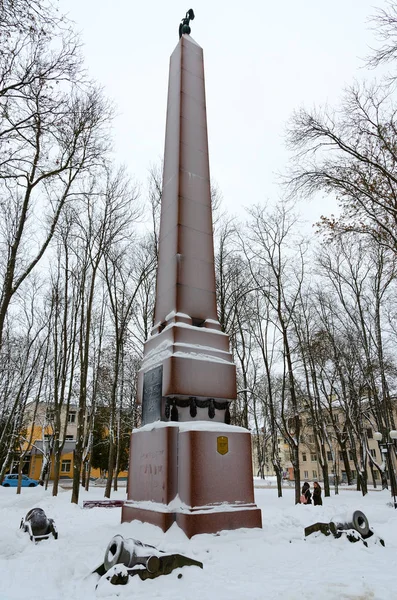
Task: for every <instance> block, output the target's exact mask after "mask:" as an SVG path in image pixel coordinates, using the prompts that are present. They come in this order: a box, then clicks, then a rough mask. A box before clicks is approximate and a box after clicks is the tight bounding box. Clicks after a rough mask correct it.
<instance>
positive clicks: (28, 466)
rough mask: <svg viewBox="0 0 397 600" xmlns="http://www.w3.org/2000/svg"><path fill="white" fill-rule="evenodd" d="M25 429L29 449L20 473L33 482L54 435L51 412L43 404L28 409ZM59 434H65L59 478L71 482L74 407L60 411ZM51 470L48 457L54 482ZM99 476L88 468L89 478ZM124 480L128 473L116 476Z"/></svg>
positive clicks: (52, 470) (75, 431) (74, 437)
mask: <svg viewBox="0 0 397 600" xmlns="http://www.w3.org/2000/svg"><path fill="white" fill-rule="evenodd" d="M66 417H67V422H66ZM65 426H66V427H65ZM24 429H25V431H26V434H25V436H24V438H25V440H26V442H25V449H26V446H27V445H29V449H28V452H27V454H26V460H25V466H24V469H23V472H24V473H26V474H27V475H28V476H29V477H31V478H32V479H36V480H38V479H39V478H40V474H41V469H42V465H43V458H44V455H45V454H47V453H48V445H49V444H50V442H51V438H52V436H53V435H54V426H53V414H52V412H51V408H49V407H48V405H47V404H46V403H44V402H39V404H38V406H37V408H36V407H35V406H34V405H33V404H32V405H30V406H28V407H27V410H26V414H25V425H24ZM61 431H62V432H64V436H65V438H64V445H63V448H62V452H61V470H60V478H61V479H72V478H73V461H74V450H75V448H76V435H77V407H76V406H75V405H72V406H70V407H69V411H67V410H66V407H63V408H62V411H61ZM54 469H55V464H54V457H53V456H50V474H49V479H50V480H52V479H54ZM100 475H101V473H100V470H99V469H94V468H91V471H90V475H89V476H90V477H93V478H97V477H100ZM127 476H128V472H127V471H122V472H121V473H119V478H126V477H127Z"/></svg>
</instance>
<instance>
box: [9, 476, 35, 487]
mask: <svg viewBox="0 0 397 600" xmlns="http://www.w3.org/2000/svg"><path fill="white" fill-rule="evenodd" d="M1 485H2V486H3V487H17V485H18V475H6V476H5V477H4V479H3V481H2V484H1ZM36 485H39V482H38V481H36V480H35V479H30V477H28V476H27V475H22V487H36Z"/></svg>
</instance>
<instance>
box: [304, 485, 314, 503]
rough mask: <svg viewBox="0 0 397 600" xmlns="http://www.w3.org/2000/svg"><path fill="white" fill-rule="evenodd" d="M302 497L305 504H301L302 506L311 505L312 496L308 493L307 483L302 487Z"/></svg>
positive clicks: (308, 486)
mask: <svg viewBox="0 0 397 600" xmlns="http://www.w3.org/2000/svg"><path fill="white" fill-rule="evenodd" d="M302 496H304V497H305V500H306V502H303V504H311V503H312V494H311V491H310V485H309V484H308V483H307V481H305V483H304V484H303V486H302Z"/></svg>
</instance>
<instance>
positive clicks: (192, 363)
mask: <svg viewBox="0 0 397 600" xmlns="http://www.w3.org/2000/svg"><path fill="white" fill-rule="evenodd" d="M187 16H188V14H187ZM185 31H186V29H185ZM188 31H189V32H190V29H188ZM215 291H216V289H215V268H214V248H213V232H212V212H211V193H210V174H209V159H208V139H207V116H206V103H205V84H204V63H203V50H202V48H201V47H200V46H199V45H198V44H197V43H196V42H195V41H194V40H193V39H192V38H191V37H190V35H188V34H186V33H183V31H182V32H181V37H180V40H179V43H178V45H177V46H176V48H175V50H174V52H173V54H172V56H171V60H170V74H169V88H168V106H167V125H166V139H165V153H164V172H163V192H162V199H161V221H160V239H159V257H158V272H157V288H156V306H155V325H154V327H153V330H152V332H151V335H150V337H149V339H148V340H147V341H146V343H145V348H144V357H143V361H142V367H141V370H140V373H139V380H138V399H139V401H140V402H142V420H143V426H142V427H141V428H140V429H137V430H135V431H134V432H133V433H132V436H131V447H130V466H129V480H128V500H127V501H126V503H125V505H124V507H123V511H122V521H132V520H133V519H138V520H141V521H145V522H149V523H153V524H155V525H159V526H160V527H162V528H163V529H164V530H166V529H168V528H169V527H170V526H171V525H172V523H174V522H176V523H177V524H178V525H179V526H180V527H181V528H182V529H183V530H184V531H185V533H186V534H187V535H188V536H189V537H190V536H192V535H194V534H196V533H211V532H216V531H219V530H221V529H236V528H239V527H260V526H261V513H260V510H259V509H258V508H257V507H256V505H255V503H254V491H253V478H252V459H251V436H250V433H249V432H248V431H247V430H246V429H243V428H240V427H234V426H231V425H229V424H228V423H229V403H230V401H232V400H233V399H235V398H236V367H235V364H234V362H233V358H232V355H231V353H230V350H229V338H228V336H227V335H226V334H225V333H223V332H222V331H221V327H220V325H219V322H218V317H217V309H216V294H215Z"/></svg>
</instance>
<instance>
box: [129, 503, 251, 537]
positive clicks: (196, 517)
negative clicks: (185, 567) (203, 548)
mask: <svg viewBox="0 0 397 600" xmlns="http://www.w3.org/2000/svg"><path fill="white" fill-rule="evenodd" d="M121 520H122V522H123V523H124V522H127V523H129V522H131V521H135V520H136V521H142V522H143V523H150V524H151V525H156V526H157V527H160V528H161V529H162V530H163V531H167V529H169V528H170V527H171V525H173V523H176V524H177V525H178V527H180V528H181V529H182V530H183V531H184V532H185V534H186V535H187V537H189V538H191V537H192V536H194V535H197V534H199V533H217V532H218V531H222V530H230V529H240V528H242V527H247V528H250V529H252V528H253V527H259V528H260V527H262V515H261V511H260V509H259V508H257V507H256V506H255V505H254V506H253V507H252V508H245V509H233V510H225V511H214V512H210V511H208V512H207V511H202V512H201V511H200V512H194V511H191V512H188V513H187V512H183V513H181V512H168V511H163V512H162V511H157V510H146V509H142V508H139V507H138V506H133V505H130V504H129V503H128V501H127V503H125V504H124V506H123V509H122V518H121Z"/></svg>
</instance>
